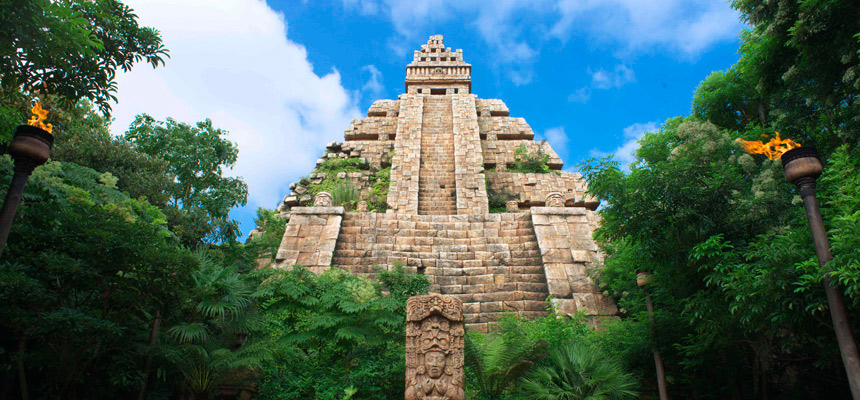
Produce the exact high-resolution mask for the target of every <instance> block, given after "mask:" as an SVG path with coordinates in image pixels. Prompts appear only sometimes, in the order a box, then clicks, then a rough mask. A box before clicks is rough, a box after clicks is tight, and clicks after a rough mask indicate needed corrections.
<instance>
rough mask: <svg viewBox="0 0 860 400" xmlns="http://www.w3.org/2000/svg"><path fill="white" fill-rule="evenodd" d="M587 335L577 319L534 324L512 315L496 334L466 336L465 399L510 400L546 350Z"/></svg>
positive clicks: (539, 320) (548, 318)
mask: <svg viewBox="0 0 860 400" xmlns="http://www.w3.org/2000/svg"><path fill="white" fill-rule="evenodd" d="M587 332H588V329H587V327H586V326H585V324H584V323H583V321H582V318H581V316H579V317H577V318H576V319H573V320H571V319H568V318H558V316H557V315H555V313H550V314H549V315H547V316H545V317H540V318H536V319H534V320H528V319H524V318H521V317H518V316H517V315H516V314H513V313H512V314H509V315H506V316H505V317H504V318H503V319H502V320H501V321H499V324H498V331H497V332H494V333H490V334H480V333H474V332H469V333H468V334H467V336H466V346H465V367H466V385H465V389H466V397H467V398H470V399H476V400H478V399H488V400H489V399H505V398H511V396H513V393H514V392H515V391H516V390H517V385H518V383H519V379H520V378H521V377H523V376H525V375H526V374H527V373H528V372H529V371H530V369H531V368H532V366H533V365H535V363H537V362H539V361H540V360H541V359H543V357H544V356H545V355H546V352H547V351H548V350H549V349H553V348H555V347H557V346H559V345H560V344H561V343H564V342H566V341H568V340H572V339H576V338H582V337H584V336H585V335H586V333H587Z"/></svg>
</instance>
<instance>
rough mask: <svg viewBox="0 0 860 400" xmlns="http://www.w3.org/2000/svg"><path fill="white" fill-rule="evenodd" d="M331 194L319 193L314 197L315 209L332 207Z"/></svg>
mask: <svg viewBox="0 0 860 400" xmlns="http://www.w3.org/2000/svg"><path fill="white" fill-rule="evenodd" d="M331 204H332V203H331V194H329V193H328V192H319V193H317V196H316V197H314V207H331Z"/></svg>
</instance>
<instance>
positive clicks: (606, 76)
mask: <svg viewBox="0 0 860 400" xmlns="http://www.w3.org/2000/svg"><path fill="white" fill-rule="evenodd" d="M588 73H589V74H590V75H591V87H593V88H595V89H612V88H620V87H622V86H624V85H626V84H628V83H631V82H636V76H635V74H634V73H633V70H632V69H630V68H628V67H627V66H625V65H622V64H618V65H616V66H615V69H614V70H612V71H607V70H605V69H603V68H600V69H598V70H596V71H593V70H591V68H589V69H588Z"/></svg>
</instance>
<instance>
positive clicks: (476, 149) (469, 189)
mask: <svg viewBox="0 0 860 400" xmlns="http://www.w3.org/2000/svg"><path fill="white" fill-rule="evenodd" d="M452 97H453V105H452V113H453V116H454V126H453V127H454V168H455V169H454V171H455V172H454V175H455V181H456V187H457V214H486V213H488V212H489V205H488V202H487V189H486V184H485V183H484V179H485V178H484V174H483V172H484V157H483V152H482V151H481V139H480V137H479V134H478V115H477V113H476V112H475V99H476V97H477V96H475V95H473V94H457V95H453V96H452Z"/></svg>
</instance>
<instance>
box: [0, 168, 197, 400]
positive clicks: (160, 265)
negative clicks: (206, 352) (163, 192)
mask: <svg viewBox="0 0 860 400" xmlns="http://www.w3.org/2000/svg"><path fill="white" fill-rule="evenodd" d="M12 168H13V166H12V162H11V160H10V159H9V158H8V156H4V157H2V158H0V181H4V182H8V181H9V180H10V179H11V176H12ZM115 183H116V179H115V178H114V177H113V176H112V175H111V174H109V173H100V172H98V171H94V170H92V169H89V168H86V167H82V166H79V165H76V164H71V163H63V162H48V163H47V164H45V165H44V166H42V167H39V168H38V169H36V171H34V173H33V175H32V177H31V178H30V180H29V182H28V185H27V187H26V188H25V191H24V196H23V199H22V202H21V205H20V206H19V208H18V215H17V217H16V219H15V224H14V225H13V226H12V230H11V232H10V236H9V241H8V247H7V248H6V250H5V252H4V253H3V259H2V262H0V275H2V276H0V282H2V283H0V302H2V303H3V304H4V307H2V310H0V347H2V349H3V351H2V352H0V363H2V365H3V368H4V369H5V370H7V371H15V374H17V375H18V379H16V380H15V381H18V380H20V382H22V383H23V384H22V385H20V386H19V385H16V386H17V387H19V389H18V390H17V391H14V390H11V389H9V388H8V387H7V388H6V389H7V390H6V392H5V393H7V394H8V395H9V396H15V395H14V394H12V393H16V392H17V396H20V397H23V398H26V397H27V393H29V394H30V395H31V396H32V398H48V397H55V398H69V397H79V398H92V399H100V398H120V397H129V394H130V393H133V392H135V391H136V390H137V388H138V385H139V383H140V382H141V380H142V379H141V378H142V377H141V372H140V371H141V369H142V368H141V365H142V364H143V360H144V354H145V353H144V351H143V349H142V347H143V346H144V345H145V343H146V342H147V339H148V337H149V333H150V327H151V326H152V321H153V315H155V314H157V311H158V310H167V309H169V308H172V307H174V306H176V305H177V304H178V303H179V302H180V301H181V300H180V297H181V296H180V294H179V292H180V290H177V289H178V288H181V287H183V286H184V285H185V282H186V279H187V277H188V273H189V271H190V270H192V269H193V268H194V265H195V261H194V259H193V258H192V257H191V255H190V254H189V252H188V251H187V250H184V249H183V248H181V247H179V246H178V241H177V239H176V237H175V235H173V234H172V233H171V232H170V231H169V230H168V227H167V224H166V218H165V216H164V214H162V213H161V212H160V211H159V210H158V208H156V207H154V206H152V205H150V204H148V203H147V202H145V201H141V200H137V199H133V198H130V197H129V196H128V195H127V194H125V193H123V192H121V191H119V190H117V188H116V187H115V186H114V184H115ZM3 189H5V186H4V187H3V188H2V189H0V193H3V192H2V190H3ZM105 366H111V367H110V368H106V367H105ZM12 377H13V378H14V375H13V376H12ZM83 382H86V383H83Z"/></svg>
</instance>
